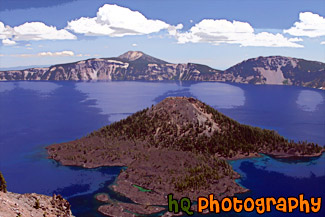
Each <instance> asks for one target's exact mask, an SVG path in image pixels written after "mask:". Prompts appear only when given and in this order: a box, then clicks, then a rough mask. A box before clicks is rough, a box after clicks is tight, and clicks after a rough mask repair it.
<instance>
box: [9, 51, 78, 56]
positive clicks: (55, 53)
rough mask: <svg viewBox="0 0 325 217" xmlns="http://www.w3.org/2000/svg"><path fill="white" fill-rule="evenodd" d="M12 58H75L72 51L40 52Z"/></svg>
mask: <svg viewBox="0 0 325 217" xmlns="http://www.w3.org/2000/svg"><path fill="white" fill-rule="evenodd" d="M11 56H13V57H58V56H75V54H74V52H73V51H67V50H65V51H58V52H50V51H48V52H40V53H37V54H13V55H11Z"/></svg>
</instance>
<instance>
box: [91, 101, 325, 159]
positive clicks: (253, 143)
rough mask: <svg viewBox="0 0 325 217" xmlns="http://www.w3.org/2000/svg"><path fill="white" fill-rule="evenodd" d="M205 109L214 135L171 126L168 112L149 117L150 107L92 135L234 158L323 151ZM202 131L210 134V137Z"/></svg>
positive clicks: (200, 127)
mask: <svg viewBox="0 0 325 217" xmlns="http://www.w3.org/2000/svg"><path fill="white" fill-rule="evenodd" d="M202 107H203V108H204V110H205V112H206V113H208V114H210V115H211V116H212V119H213V121H214V124H215V125H217V126H218V128H220V129H219V130H214V131H213V132H212V130H211V129H212V123H206V124H199V122H197V123H195V122H194V123H193V122H186V123H184V124H183V125H182V126H181V127H180V126H179V125H176V124H173V123H170V117H169V116H168V114H167V113H166V112H163V111H161V112H160V113H158V112H156V113H154V114H150V115H148V111H149V109H148V108H147V109H144V110H142V111H139V112H137V113H135V114H133V115H131V116H129V117H128V118H126V119H124V120H121V121H119V122H115V123H113V124H111V125H108V126H105V127H103V128H101V129H100V130H99V131H96V132H93V133H91V135H90V136H99V137H103V138H106V139H122V140H123V139H125V140H131V141H134V142H135V143H136V141H139V140H140V141H145V142H146V143H148V145H149V146H154V147H162V148H169V149H175V150H182V151H191V152H195V153H207V154H216V153H218V154H219V155H221V156H224V157H226V158H231V157H233V156H235V155H236V154H238V153H246V154H247V155H248V154H250V153H256V152H262V153H271V152H284V153H286V152H289V151H293V150H298V151H299V153H301V154H313V153H318V152H320V151H321V149H322V148H321V147H320V146H318V145H317V144H316V145H315V144H313V143H307V142H306V141H305V142H298V143H295V142H293V141H288V140H287V139H285V138H284V137H282V136H280V135H279V134H278V133H276V132H275V131H274V130H266V129H261V128H258V127H252V126H248V125H244V124H240V123H238V122H237V121H235V120H233V119H231V118H229V117H227V116H225V115H223V114H222V113H220V112H218V111H217V110H215V109H213V108H212V107H210V106H208V105H205V104H203V106H202ZM176 113H177V111H176ZM173 115H176V116H177V115H178V116H181V115H180V114H173ZM207 129H209V131H208V130H207ZM203 132H210V135H207V134H206V133H203Z"/></svg>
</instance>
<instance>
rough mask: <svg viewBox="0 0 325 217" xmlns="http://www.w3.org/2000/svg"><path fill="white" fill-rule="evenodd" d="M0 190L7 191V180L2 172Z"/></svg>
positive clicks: (0, 174)
mask: <svg viewBox="0 0 325 217" xmlns="http://www.w3.org/2000/svg"><path fill="white" fill-rule="evenodd" d="M0 191H2V192H4V193H7V182H6V180H5V178H4V177H3V175H2V173H1V172H0Z"/></svg>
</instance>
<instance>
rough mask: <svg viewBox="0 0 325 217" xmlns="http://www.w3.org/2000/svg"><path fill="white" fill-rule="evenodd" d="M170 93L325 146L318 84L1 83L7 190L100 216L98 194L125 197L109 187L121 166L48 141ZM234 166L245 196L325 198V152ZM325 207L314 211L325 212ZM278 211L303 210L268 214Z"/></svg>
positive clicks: (81, 132) (323, 101) (0, 146)
mask: <svg viewBox="0 0 325 217" xmlns="http://www.w3.org/2000/svg"><path fill="white" fill-rule="evenodd" d="M168 96H193V97H196V98H198V99H200V100H202V101H203V102H205V103H207V104H209V105H211V106H213V107H214V108H216V109H218V110H219V111H220V112H222V113H224V114H226V115H228V116H230V117H231V118H233V119H235V120H237V121H239V122H240V123H244V124H249V125H253V126H258V127H263V128H267V129H273V130H276V131H278V132H279V133H280V134H281V135H283V136H285V137H286V138H289V139H294V140H296V141H298V140H308V141H309V142H315V143H318V144H320V145H324V144H325V92H324V91H321V90H316V89H309V88H302V87H292V86H271V85H269V86H256V85H245V84H230V83H217V82H131V81H121V82H69V81H64V82H41V81H38V82H36V81H33V82H31V81H29V82H27V81H17V82H1V83H0V138H1V139H0V171H2V172H3V174H4V176H5V178H6V181H7V183H8V190H9V191H12V192H17V193H31V192H36V193H40V194H46V195H52V194H53V193H57V194H61V195H62V196H64V197H66V198H67V199H68V200H69V201H70V202H71V204H72V211H73V213H74V215H76V216H101V215H99V214H98V213H97V212H96V209H97V207H98V206H99V205H100V203H99V202H97V201H96V200H95V199H94V195H95V194H96V193H98V192H102V191H105V192H108V193H109V194H110V195H111V196H112V197H113V198H119V195H116V194H114V192H111V191H110V190H109V189H108V188H107V185H108V184H110V183H113V182H114V179H115V178H116V177H117V175H118V173H119V171H120V169H121V168H117V167H114V168H109V167H103V168H97V169H81V168H78V167H64V166H61V165H59V164H58V163H56V162H54V161H52V160H49V159H47V155H46V151H45V149H44V147H46V146H48V145H50V144H53V143H60V142H65V141H69V140H74V139H76V138H80V137H82V136H85V135H87V134H88V133H89V132H91V131H93V130H96V129H98V128H100V127H102V126H104V125H107V124H109V123H112V122H114V121H118V120H120V119H122V118H125V117H127V116H128V115H130V114H132V113H134V112H136V111H138V110H141V109H144V108H146V107H150V106H151V105H152V104H156V103H157V102H159V101H161V100H163V99H164V98H166V97H168ZM231 164H232V166H233V168H234V169H235V170H236V171H238V172H239V173H240V174H241V176H242V177H241V179H240V180H238V183H239V184H241V185H243V186H244V187H247V188H249V189H250V190H251V191H250V192H248V193H246V194H243V195H239V196H240V197H242V198H244V197H248V196H250V197H254V198H257V197H262V196H273V197H280V196H284V197H289V196H298V195H299V194H300V193H304V194H305V197H311V196H313V197H323V199H324V198H325V185H324V183H325V156H324V154H323V155H322V156H321V157H319V158H314V159H311V160H310V161H283V160H275V159H272V158H270V157H268V156H264V157H262V158H253V159H243V160H238V161H233V162H231ZM212 193H213V192H212ZM120 199H121V200H123V198H120ZM323 204H324V203H323ZM324 210H325V209H324V208H322V210H321V212H322V213H318V214H315V215H311V216H325V213H324ZM275 214H276V216H304V215H303V214H301V213H297V212H296V213H293V214H283V213H277V212H271V213H268V214H264V216H274V215H275ZM217 216H221V215H217ZM222 216H259V215H258V214H256V213H241V214H234V213H229V214H227V215H224V214H223V215H222ZM308 216H309V215H308Z"/></svg>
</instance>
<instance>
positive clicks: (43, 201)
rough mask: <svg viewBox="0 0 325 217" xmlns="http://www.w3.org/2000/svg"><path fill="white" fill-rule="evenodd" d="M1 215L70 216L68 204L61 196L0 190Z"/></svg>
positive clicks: (21, 216) (12, 216)
mask: <svg viewBox="0 0 325 217" xmlns="http://www.w3.org/2000/svg"><path fill="white" fill-rule="evenodd" d="M0 216H1V217H15V216H20V217H29V216H35V217H43V216H46V217H57V216H61V217H70V216H72V213H71V210H70V204H69V202H68V201H66V200H65V199H63V198H62V197H61V196H57V195H54V196H53V197H49V196H45V195H39V194H34V193H33V194H15V193H11V192H7V193H3V192H1V191H0Z"/></svg>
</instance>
